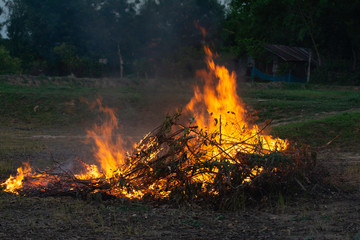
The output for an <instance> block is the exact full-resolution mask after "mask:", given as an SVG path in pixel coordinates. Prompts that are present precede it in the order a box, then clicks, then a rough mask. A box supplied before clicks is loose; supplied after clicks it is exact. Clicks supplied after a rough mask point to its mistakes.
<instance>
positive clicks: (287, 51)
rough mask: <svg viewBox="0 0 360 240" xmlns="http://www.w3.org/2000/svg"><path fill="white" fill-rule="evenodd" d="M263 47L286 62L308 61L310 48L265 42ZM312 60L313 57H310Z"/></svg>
mask: <svg viewBox="0 0 360 240" xmlns="http://www.w3.org/2000/svg"><path fill="white" fill-rule="evenodd" d="M264 47H265V49H267V50H269V51H270V52H272V53H273V54H275V55H277V56H279V57H280V58H282V59H283V60H284V61H287V62H308V61H309V54H310V52H311V49H308V48H301V47H289V46H285V45H276V44H265V46H264ZM312 62H314V59H312Z"/></svg>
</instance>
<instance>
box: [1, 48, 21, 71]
mask: <svg viewBox="0 0 360 240" xmlns="http://www.w3.org/2000/svg"><path fill="white" fill-rule="evenodd" d="M20 72H21V60H20V59H19V58H15V57H11V56H10V52H9V51H8V50H7V49H6V48H5V47H4V46H0V74H15V73H20Z"/></svg>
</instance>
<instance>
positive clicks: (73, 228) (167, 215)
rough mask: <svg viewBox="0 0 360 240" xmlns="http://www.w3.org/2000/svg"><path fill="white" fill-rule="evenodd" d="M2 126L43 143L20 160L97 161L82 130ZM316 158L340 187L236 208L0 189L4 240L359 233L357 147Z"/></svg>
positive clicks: (337, 235) (350, 236) (319, 236)
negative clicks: (26, 194)
mask: <svg viewBox="0 0 360 240" xmlns="http://www.w3.org/2000/svg"><path fill="white" fill-rule="evenodd" d="M135 127H136V126H135ZM129 129H131V128H129ZM2 130H3V131H2V132H3V133H4V132H6V131H9V132H14V131H16V132H17V134H15V135H14V134H12V135H11V136H8V137H9V141H15V142H16V141H17V140H19V141H20V142H27V141H31V142H32V143H33V144H35V145H37V146H39V149H40V150H37V151H35V152H33V153H31V152H30V153H27V154H24V153H16V152H15V153H9V156H8V157H9V158H11V159H13V160H15V161H16V162H18V164H20V162H21V161H24V160H26V159H29V161H30V163H31V164H32V165H33V166H36V167H39V168H44V167H46V166H49V163H50V165H51V163H52V161H53V159H56V161H60V162H64V163H65V164H71V163H72V162H73V161H74V159H75V158H76V157H80V158H81V159H84V160H86V161H92V154H91V146H89V145H87V144H85V143H84V140H85V132H84V131H82V130H79V129H47V130H41V131H37V130H36V129H2ZM130 137H133V138H136V136H135V137H134V136H130ZM11 138H16V139H11ZM318 164H321V165H324V166H327V168H328V170H329V171H330V173H331V178H333V182H336V183H337V184H338V186H340V189H338V190H336V188H335V189H333V190H329V191H327V193H326V194H323V193H322V192H323V191H320V192H321V194H319V195H318V196H317V195H307V196H305V195H304V196H293V197H292V198H291V200H285V201H284V202H275V203H272V204H267V203H265V204H258V205H257V206H253V207H246V208H245V209H241V210H238V211H235V212H233V211H213V210H210V209H204V208H200V207H199V206H194V205H192V206H182V207H174V206H170V205H167V204H160V203H153V202H152V203H144V202H140V203H137V202H128V201H126V200H124V199H112V200H104V199H102V198H101V197H100V196H96V195H94V196H89V199H85V200H84V199H79V198H76V197H75V198H72V197H56V198H53V197H51V198H37V197H36V198H34V197H21V196H16V195H15V196H14V195H12V194H7V193H4V192H2V193H0V216H1V221H0V239H20V238H21V239H50V238H53V239H360V200H359V199H360V198H359V197H360V194H359V192H360V191H359V190H360V188H359V186H360V155H359V153H340V152H336V153H334V152H332V151H327V150H325V151H322V152H319V154H318ZM339 184H340V185H339Z"/></svg>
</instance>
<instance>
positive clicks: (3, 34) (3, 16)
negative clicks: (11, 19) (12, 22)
mask: <svg viewBox="0 0 360 240" xmlns="http://www.w3.org/2000/svg"><path fill="white" fill-rule="evenodd" d="M0 7H1V8H3V7H4V3H3V2H2V1H0ZM5 18H6V12H4V13H3V14H1V15H0V22H4V21H5ZM0 33H1V36H3V37H5V36H6V28H3V29H2V31H1V32H0Z"/></svg>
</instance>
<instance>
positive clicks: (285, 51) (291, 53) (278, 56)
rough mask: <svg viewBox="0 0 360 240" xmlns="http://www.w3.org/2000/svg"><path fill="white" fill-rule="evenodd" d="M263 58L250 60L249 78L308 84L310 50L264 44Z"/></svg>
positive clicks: (310, 61) (312, 60)
mask: <svg viewBox="0 0 360 240" xmlns="http://www.w3.org/2000/svg"><path fill="white" fill-rule="evenodd" d="M264 49H265V53H264V57H262V58H261V59H252V60H251V61H252V62H251V64H250V65H251V78H252V79H254V77H259V78H261V79H263V80H270V81H287V82H309V80H310V71H311V63H315V61H314V59H313V58H312V52H311V49H308V48H302V47H289V46H285V45H275V44H265V45H264Z"/></svg>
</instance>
